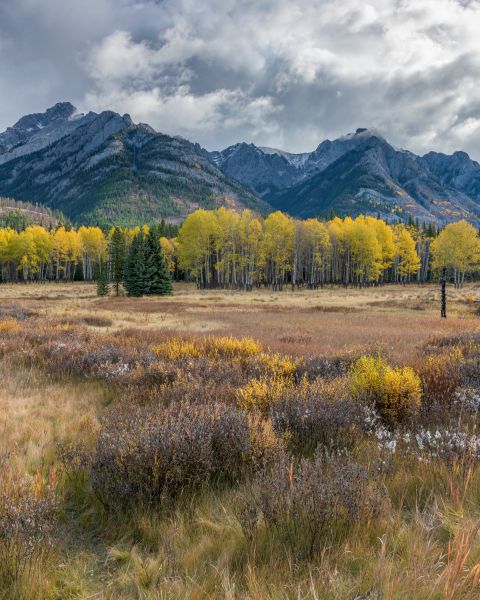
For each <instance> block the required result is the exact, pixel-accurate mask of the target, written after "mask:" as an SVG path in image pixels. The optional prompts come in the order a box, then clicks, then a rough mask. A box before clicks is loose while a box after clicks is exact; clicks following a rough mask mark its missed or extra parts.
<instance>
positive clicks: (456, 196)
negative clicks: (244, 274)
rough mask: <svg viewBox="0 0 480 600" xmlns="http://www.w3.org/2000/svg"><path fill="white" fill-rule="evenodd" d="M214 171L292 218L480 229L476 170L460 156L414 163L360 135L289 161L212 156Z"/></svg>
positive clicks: (286, 156) (374, 135)
mask: <svg viewBox="0 0 480 600" xmlns="http://www.w3.org/2000/svg"><path fill="white" fill-rule="evenodd" d="M211 156H212V159H213V160H214V162H215V164H217V165H218V166H219V167H221V168H222V169H224V170H225V171H226V172H227V173H229V174H230V175H232V176H233V177H235V178H236V179H238V180H239V181H241V182H242V183H244V184H245V185H248V186H249V187H251V188H252V189H254V190H255V191H256V192H257V193H258V194H259V195H260V196H261V197H262V198H264V199H265V200H267V201H268V203H269V204H270V205H271V206H273V207H274V208H276V209H280V210H283V211H285V212H288V213H290V214H292V215H294V216H296V217H300V218H307V217H314V216H318V215H323V216H328V215H330V214H337V215H346V214H350V215H352V216H355V215H358V214H360V213H368V214H374V215H377V214H378V215H380V216H381V217H382V218H385V219H387V220H391V219H392V218H401V219H405V218H407V217H412V218H413V219H418V220H419V221H420V222H425V223H428V222H438V223H446V222H450V221H454V220H457V219H461V218H464V219H467V220H469V221H471V222H472V223H475V224H480V165H479V164H478V163H477V162H476V161H474V160H472V159H471V158H470V157H469V156H468V154H466V153H465V152H455V153H454V154H453V155H446V154H440V153H436V152H429V153H428V154H426V155H425V156H417V155H416V154H414V153H412V152H409V151H408V150H401V149H397V148H395V147H394V146H392V145H391V144H389V143H388V142H387V141H386V140H385V138H384V137H383V136H382V135H381V134H380V133H379V132H378V131H376V130H372V129H365V128H359V129H357V130H356V132H355V133H351V134H347V135H345V136H343V137H340V138H338V139H336V140H333V141H331V140H325V141H323V142H322V143H321V144H320V145H319V146H318V147H317V148H316V150H314V151H313V152H310V153H302V154H292V153H288V152H284V151H281V150H277V149H275V148H265V147H257V146H254V145H253V144H245V143H240V144H235V145H234V146H230V147H228V148H226V149H225V150H223V151H221V152H213V153H211Z"/></svg>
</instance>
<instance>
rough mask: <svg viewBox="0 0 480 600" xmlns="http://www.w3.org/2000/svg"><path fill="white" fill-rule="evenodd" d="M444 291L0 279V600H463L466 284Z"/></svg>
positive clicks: (477, 587) (471, 403) (477, 512)
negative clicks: (443, 302) (135, 290)
mask: <svg viewBox="0 0 480 600" xmlns="http://www.w3.org/2000/svg"><path fill="white" fill-rule="evenodd" d="M448 294H449V318H448V319H447V320H442V319H440V318H439V317H438V312H439V293H438V289H437V287H436V286H431V285H422V286H416V285H412V286H385V287H383V288H382V287H378V288H368V289H367V288H365V289H358V290H351V289H338V288H334V289H330V288H326V289H324V290H318V291H307V290H300V291H295V292H291V291H284V292H281V293H272V292H271V291H270V290H263V289H262V290H258V291H254V292H252V293H240V292H228V291H205V292H198V291H197V290H195V289H194V288H193V286H189V285H186V284H184V285H177V287H176V289H175V295H174V296H171V297H166V298H141V299H132V298H126V297H120V298H115V297H111V296H110V297H107V298H98V297H97V296H96V295H95V288H94V286H93V285H92V284H89V285H87V284H58V285H56V284H31V285H30V284H29V285H2V286H0V381H1V382H2V385H1V389H0V432H1V435H0V475H1V478H2V479H1V481H0V484H1V485H0V490H1V491H0V580H1V582H2V585H0V598H2V599H3V598H5V599H14V598H15V599H20V600H21V599H25V600H27V599H28V600H40V599H41V600H44V599H45V600H50V599H52V600H53V599H58V600H60V599H62V600H63V599H82V600H87V599H108V600H114V599H115V600H117V599H120V600H131V599H132V600H133V599H163V598H165V599H170V598H173V599H183V598H195V599H197V598H198V599H207V598H214V599H216V598H218V599H220V598H228V599H231V600H234V599H235V600H236V599H245V600H246V599H258V600H260V599H264V598H267V599H271V600H273V599H282V598H285V599H287V598H288V599H290V598H291V599H299V598H301V599H303V598H308V599H312V600H315V599H317V598H321V599H324V598H325V599H328V600H353V599H360V598H362V599H363V600H380V599H382V600H383V599H397V598H399V599H400V598H402V599H407V598H408V599H415V600H416V599H422V600H423V599H425V600H427V599H430V598H432V599H433V598H435V599H436V598H438V599H440V598H442V599H443V598H449V599H451V600H456V599H458V598H459V599H463V598H465V599H471V600H474V599H475V598H478V597H479V596H480V536H479V524H480V440H479V439H478V438H477V433H476V432H477V430H478V426H479V425H480V415H479V406H480V376H479V372H480V369H479V367H480V317H479V316H478V311H479V305H480V287H479V286H474V285H468V286H466V287H465V288H463V289H462V290H453V289H449V290H448ZM226 336H233V338H238V339H240V338H245V337H248V338H249V339H245V340H243V341H242V342H238V343H237V342H235V341H232V339H231V338H230V337H228V339H225V338H226ZM250 338H252V339H250ZM366 355H367V356H373V357H378V356H379V355H381V356H382V357H384V358H385V360H386V361H387V362H388V363H389V365H390V367H388V369H387V367H385V366H384V365H383V363H382V364H381V363H380V362H379V361H380V359H378V358H374V359H372V361H371V362H368V361H367V362H366V363H365V364H364V366H363V367H362V364H361V360H362V357H363V356H366ZM375 361H377V362H375ZM365 365H366V366H365ZM382 365H383V366H382ZM404 367H412V369H410V370H408V369H407V370H405V369H404ZM362 368H364V371H362ZM365 369H370V371H368V370H365ZM375 369H377V371H378V372H375V373H373V370H375ZM382 369H383V371H382ZM385 369H387V370H385ZM387 371H388V372H387ZM383 372H385V373H386V378H387V379H388V382H389V383H388V384H387V383H382V386H384V387H382V389H381V390H380V391H379V385H380V384H378V381H379V380H378V381H377V380H375V381H377V383H376V384H375V386H376V387H375V386H372V385H371V381H372V378H375V377H377V376H378V377H380V376H382V377H383V375H382V373H383ZM387 379H385V381H387ZM369 386H370V387H369ZM372 411H373V412H372ZM374 413H375V416H374V417H372V415H373V414H374ZM428 432H430V433H428ZM436 432H439V433H438V435H437V437H435V435H436ZM430 434H431V435H433V438H435V440H436V441H435V443H432V442H431V441H428V440H429V439H430V438H429V437H428V435H430ZM407 436H408V437H407ZM416 436H419V437H416ZM417 440H421V441H420V442H418V441H417ZM312 465H313V466H312ZM283 500H285V501H283ZM22 515H23V516H27V517H28V519H26V518H25V519H22V518H21V517H22ZM24 548H26V549H28V551H27V552H23V551H22V549H24ZM12 557H13V558H12Z"/></svg>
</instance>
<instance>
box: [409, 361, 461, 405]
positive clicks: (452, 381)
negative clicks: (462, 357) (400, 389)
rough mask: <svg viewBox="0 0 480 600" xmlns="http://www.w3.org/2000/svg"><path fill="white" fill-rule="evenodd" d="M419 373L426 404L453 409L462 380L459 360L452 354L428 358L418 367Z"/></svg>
mask: <svg viewBox="0 0 480 600" xmlns="http://www.w3.org/2000/svg"><path fill="white" fill-rule="evenodd" d="M417 372H418V374H419V376H420V380H421V382H422V392H423V401H424V403H425V404H426V405H427V406H428V407H430V406H433V405H438V406H440V407H442V408H449V407H451V406H452V404H453V403H454V401H455V392H456V391H457V388H458V386H459V385H460V380H461V378H460V370H459V366H458V358H457V359H455V357H454V356H452V354H447V355H444V354H440V355H434V356H428V357H427V358H426V359H424V361H423V362H422V363H421V364H420V365H418V366H417Z"/></svg>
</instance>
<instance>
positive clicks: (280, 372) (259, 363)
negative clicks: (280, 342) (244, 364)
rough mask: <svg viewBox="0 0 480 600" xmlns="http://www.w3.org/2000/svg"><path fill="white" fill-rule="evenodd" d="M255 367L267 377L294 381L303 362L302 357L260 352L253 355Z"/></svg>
mask: <svg viewBox="0 0 480 600" xmlns="http://www.w3.org/2000/svg"><path fill="white" fill-rule="evenodd" d="M254 363H255V369H256V370H257V372H260V373H262V374H265V375H266V376H267V377H269V378H273V379H277V380H281V379H283V380H285V381H288V382H291V383H294V382H295V381H296V380H297V379H298V373H299V370H300V368H301V366H302V364H303V359H302V358H292V357H291V356H282V355H281V354H275V353H274V354H270V353H266V352H261V353H260V354H258V355H257V356H255V360H254Z"/></svg>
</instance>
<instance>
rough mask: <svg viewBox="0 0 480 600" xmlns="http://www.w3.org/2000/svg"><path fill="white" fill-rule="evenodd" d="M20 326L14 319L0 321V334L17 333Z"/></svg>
mask: <svg viewBox="0 0 480 600" xmlns="http://www.w3.org/2000/svg"><path fill="white" fill-rule="evenodd" d="M19 329H20V325H19V324H18V321H16V320H15V319H11V320H7V321H0V333H8V332H9V331H18V330H19Z"/></svg>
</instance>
